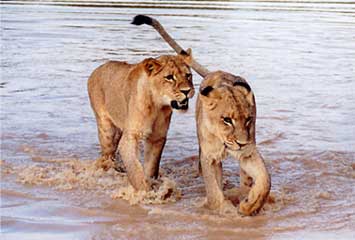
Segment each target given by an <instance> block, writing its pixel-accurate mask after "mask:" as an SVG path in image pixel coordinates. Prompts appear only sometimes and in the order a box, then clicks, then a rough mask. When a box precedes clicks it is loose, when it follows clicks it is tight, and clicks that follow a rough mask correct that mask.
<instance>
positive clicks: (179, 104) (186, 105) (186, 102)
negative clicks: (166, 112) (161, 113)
mask: <svg viewBox="0 0 355 240" xmlns="http://www.w3.org/2000/svg"><path fill="white" fill-rule="evenodd" d="M170 105H171V107H172V108H174V109H177V110H187V109H188V108H189V99H188V98H185V99H184V100H182V101H181V102H178V101H176V100H173V101H171V103H170Z"/></svg>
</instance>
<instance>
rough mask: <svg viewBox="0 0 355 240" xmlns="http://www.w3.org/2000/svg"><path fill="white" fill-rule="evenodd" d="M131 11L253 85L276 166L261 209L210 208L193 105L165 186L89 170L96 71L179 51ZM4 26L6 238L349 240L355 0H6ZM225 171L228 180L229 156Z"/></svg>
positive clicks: (262, 132) (171, 143)
mask: <svg viewBox="0 0 355 240" xmlns="http://www.w3.org/2000/svg"><path fill="white" fill-rule="evenodd" d="M138 13H140V14H150V15H152V16H155V17H157V18H158V19H159V20H160V21H161V22H162V24H163V25H164V26H166V28H167V30H168V31H169V32H170V33H171V34H172V35H173V36H174V37H175V38H176V39H177V40H178V42H180V43H181V44H182V45H183V46H184V47H191V48H192V49H193V53H194V55H195V57H196V58H197V59H198V60H199V61H200V62H201V63H202V64H203V65H205V66H207V67H208V68H209V69H211V70H217V69H223V70H225V71H229V72H232V73H235V74H239V75H241V76H244V77H245V78H246V79H248V81H249V83H250V85H251V87H252V88H253V90H254V92H255V95H256V101H257V109H258V118H257V142H258V146H259V149H260V151H261V152H262V154H263V156H264V158H265V160H266V164H267V167H268V169H269V171H270V173H271V176H272V192H271V198H270V200H269V201H268V203H267V204H266V205H265V207H264V209H263V210H262V211H261V213H260V214H259V215H258V216H254V217H240V216H224V215H219V214H218V213H215V212H213V211H210V210H208V209H206V208H204V207H203V202H204V196H205V193H204V185H203V181H202V179H201V177H199V176H198V175H197V171H196V159H197V158H196V155H197V152H198V147H197V140H196V131H195V123H194V106H193V105H194V104H191V109H190V110H189V112H187V113H186V114H176V113H174V116H173V121H172V123H171V127H170V131H169V136H168V141H167V145H166V147H165V149H164V153H163V157H162V164H161V173H162V180H161V181H162V182H163V183H162V186H161V188H160V189H159V191H157V192H154V193H150V195H145V196H142V195H139V194H135V193H133V192H132V191H131V189H130V188H129V187H128V185H127V179H126V176H125V175H124V174H121V173H117V172H115V171H109V172H103V171H98V170H96V169H95V168H93V161H94V160H95V159H96V158H97V157H98V153H99V146H98V139H97V136H96V134H97V133H96V123H95V119H94V116H93V114H92V111H91V109H90V107H89V101H88V96H87V91H86V81H87V78H88V76H89V74H90V73H91V71H92V70H93V69H94V68H95V67H97V66H98V65H100V64H102V63H104V62H105V61H107V60H109V59H114V60H125V61H129V62H138V61H140V60H142V59H144V58H146V57H150V56H158V55H161V54H170V53H172V51H171V50H170V48H169V47H168V46H167V45H166V44H165V43H164V42H163V41H162V40H161V39H160V38H159V36H158V35H157V33H156V32H155V31H153V30H152V29H151V28H149V27H147V26H145V27H143V26H141V27H137V26H132V25H130V24H129V22H130V20H131V19H132V17H133V16H134V15H136V14H138ZM1 33H2V42H1V46H2V49H1V82H0V91H1V239H206V238H207V239H354V237H355V236H354V235H355V227H354V226H355V216H354V215H355V213H354V212H355V191H354V188H355V187H354V186H355V170H354V169H355V147H354V146H355V123H354V122H355V38H354V36H355V2H353V1H347V0H344V1H341V2H338V1H333V0H329V1H321V0H319V1H308V0H306V1H302V2H299V1H129V0H128V1H125V2H108V1H41V2H34V1H1ZM200 81H201V78H199V77H198V76H197V75H196V74H194V83H195V85H196V88H198V86H199V83H200ZM194 99H195V98H194ZM193 101H195V100H193ZM224 177H225V180H224V181H225V187H226V194H227V192H228V191H229V192H233V191H234V190H236V188H237V187H238V183H239V175H238V164H237V162H236V161H235V160H233V159H227V160H226V161H225V162H224ZM231 189H232V190H231ZM171 192H172V193H171ZM234 193H236V192H234ZM236 194H237V193H236ZM237 195H238V194H237ZM167 196H168V197H167Z"/></svg>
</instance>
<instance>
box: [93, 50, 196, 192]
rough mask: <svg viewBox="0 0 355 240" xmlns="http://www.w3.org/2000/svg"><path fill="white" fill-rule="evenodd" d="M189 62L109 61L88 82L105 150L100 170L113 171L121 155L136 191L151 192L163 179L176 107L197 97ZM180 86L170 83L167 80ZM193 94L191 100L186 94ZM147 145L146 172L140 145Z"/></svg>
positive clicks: (167, 59)
mask: <svg viewBox="0 0 355 240" xmlns="http://www.w3.org/2000/svg"><path fill="white" fill-rule="evenodd" d="M186 62H188V57H186V56H181V55H178V56H161V57H159V58H157V59H153V58H148V59H145V60H143V61H142V62H140V63H138V64H128V63H126V62H119V61H109V62H107V63H105V64H103V65H101V66H100V67H98V68H97V69H96V70H94V72H93V73H92V74H91V76H90V78H89V80H88V92H89V97H90V102H91V106H92V109H93V111H94V113H95V117H96V121H97V128H98V134H99V140H100V146H101V157H100V158H99V159H98V161H97V166H98V167H103V168H105V169H107V168H110V167H112V165H113V161H114V159H115V154H116V151H117V149H119V153H120V155H121V158H122V160H123V163H124V165H125V167H126V170H127V175H128V179H129V181H130V183H131V184H132V186H133V187H134V188H135V189H136V190H149V189H150V184H149V179H150V178H152V177H154V178H156V177H157V176H158V172H159V162H160V157H161V154H162V151H163V148H164V145H165V142H166V136H167V131H168V128H169V125H170V118H171V114H172V107H171V102H172V101H183V100H184V99H186V98H191V97H192V96H193V95H194V89H193V84H192V79H191V77H190V78H189V79H187V78H186V74H187V73H190V68H189V67H188V66H187V65H186ZM172 74H173V75H174V77H175V78H176V80H175V81H174V82H168V81H166V80H165V79H164V76H166V75H172ZM186 89H190V91H189V93H188V95H186V94H184V93H182V92H181V91H182V90H186ZM141 140H144V144H145V151H144V168H143V166H142V165H141V163H140V161H139V142H140V141H141Z"/></svg>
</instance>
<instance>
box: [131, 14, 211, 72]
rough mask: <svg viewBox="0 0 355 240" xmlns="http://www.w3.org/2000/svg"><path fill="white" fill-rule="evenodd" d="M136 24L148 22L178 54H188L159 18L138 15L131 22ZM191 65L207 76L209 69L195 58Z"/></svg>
mask: <svg viewBox="0 0 355 240" xmlns="http://www.w3.org/2000/svg"><path fill="white" fill-rule="evenodd" d="M131 23H132V24H134V25H142V24H147V25H150V26H152V27H153V28H154V29H155V30H157V32H158V33H159V34H160V35H161V36H162V38H163V39H164V40H165V41H166V42H167V43H168V44H169V45H170V46H171V47H172V48H173V49H174V50H175V52H176V53H178V54H187V52H186V51H185V50H184V49H183V48H182V47H181V46H180V45H179V44H178V43H177V42H176V41H175V40H174V39H173V38H172V37H171V36H170V35H169V34H168V33H167V32H166V31H165V29H164V28H163V26H162V25H161V24H160V23H159V21H158V20H156V19H154V18H151V17H148V16H145V15H137V16H135V17H134V18H133V21H132V22H131ZM190 66H191V67H192V69H194V70H195V71H196V72H197V73H198V74H200V75H201V76H202V77H205V76H206V75H207V74H208V73H209V71H208V70H207V69H206V68H205V67H203V66H202V65H201V64H199V63H198V62H196V61H195V60H194V59H193V58H192V60H191V63H190Z"/></svg>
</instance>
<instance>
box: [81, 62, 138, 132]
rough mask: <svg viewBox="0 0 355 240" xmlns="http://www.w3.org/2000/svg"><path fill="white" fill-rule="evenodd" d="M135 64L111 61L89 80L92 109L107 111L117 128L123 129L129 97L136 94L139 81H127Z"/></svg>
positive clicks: (98, 69) (97, 70) (133, 79)
mask: <svg viewBox="0 0 355 240" xmlns="http://www.w3.org/2000/svg"><path fill="white" fill-rule="evenodd" d="M134 67H135V64H128V63H126V62H120V61H109V62H107V63H105V64H103V65H101V66H99V67H98V68H97V69H96V70H94V72H93V73H92V74H91V76H90V78H89V80H88V89H89V96H90V102H91V106H92V108H93V109H94V110H95V111H96V112H98V111H103V110H105V111H107V112H108V113H109V115H110V118H111V120H112V121H113V122H114V123H115V125H116V126H117V127H123V126H122V124H123V123H124V116H126V115H127V111H128V106H127V103H128V102H129V97H130V96H131V95H132V94H134V93H132V91H134V89H135V88H134V87H133V86H134V85H136V84H137V79H135V78H132V79H127V77H128V76H129V73H130V71H131V70H132V69H133V68H134Z"/></svg>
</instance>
